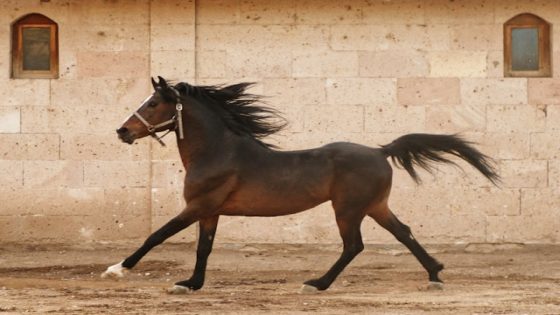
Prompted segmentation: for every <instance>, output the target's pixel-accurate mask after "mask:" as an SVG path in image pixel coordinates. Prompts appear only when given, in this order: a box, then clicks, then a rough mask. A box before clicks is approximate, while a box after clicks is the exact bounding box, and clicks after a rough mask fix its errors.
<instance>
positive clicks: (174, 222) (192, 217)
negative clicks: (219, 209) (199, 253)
mask: <svg viewBox="0 0 560 315" xmlns="http://www.w3.org/2000/svg"><path fill="white" fill-rule="evenodd" d="M196 213H197V212H196V211H189V208H188V207H187V208H186V209H185V210H183V212H181V213H180V214H179V215H178V216H176V217H174V218H173V219H171V220H170V221H169V222H167V223H166V224H165V225H164V226H162V227H161V228H160V229H159V230H157V231H156V232H154V233H152V235H150V236H149V237H148V238H147V239H146V241H145V242H144V244H143V245H142V246H141V247H140V248H138V250H136V251H135V252H134V253H133V254H132V255H130V256H129V257H128V258H126V259H125V260H123V261H121V262H120V263H118V264H115V265H113V266H110V267H109V268H107V270H106V271H105V272H104V273H103V274H101V277H103V278H122V277H123V276H124V274H125V272H126V271H128V270H129V269H132V268H133V267H134V266H135V265H136V264H137V263H138V261H140V259H142V257H144V255H146V254H147V253H148V252H149V251H150V250H151V249H152V248H154V247H156V246H157V245H159V244H161V243H163V242H164V241H165V240H166V239H168V238H170V237H171V236H173V235H175V234H177V233H178V232H179V231H181V230H183V229H185V228H187V227H188V226H189V225H191V224H193V223H194V222H196V221H197V220H198V217H197V216H196Z"/></svg>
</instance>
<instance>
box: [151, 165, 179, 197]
mask: <svg viewBox="0 0 560 315" xmlns="http://www.w3.org/2000/svg"><path fill="white" fill-rule="evenodd" d="M184 182H185V169H184V166H183V163H181V161H152V180H151V184H152V185H151V186H152V187H154V188H175V189H177V190H178V191H180V192H182V191H183V183H184Z"/></svg>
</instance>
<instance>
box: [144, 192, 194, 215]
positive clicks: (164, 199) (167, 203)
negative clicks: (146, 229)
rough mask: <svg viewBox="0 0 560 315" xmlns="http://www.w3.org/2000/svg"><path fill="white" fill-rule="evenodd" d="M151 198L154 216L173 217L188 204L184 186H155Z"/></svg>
mask: <svg viewBox="0 0 560 315" xmlns="http://www.w3.org/2000/svg"><path fill="white" fill-rule="evenodd" d="M151 200H152V207H151V210H152V215H153V216H161V217H169V218H171V217H173V216H176V215H178V214H179V213H181V211H183V210H184V209H185V207H186V206H187V204H186V202H185V197H184V196H183V187H173V186H168V187H165V188H159V187H154V188H152V196H151Z"/></svg>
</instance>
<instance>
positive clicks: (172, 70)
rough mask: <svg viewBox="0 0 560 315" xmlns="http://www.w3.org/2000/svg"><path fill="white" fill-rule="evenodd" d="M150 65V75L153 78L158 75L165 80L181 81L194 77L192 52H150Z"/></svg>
mask: <svg viewBox="0 0 560 315" xmlns="http://www.w3.org/2000/svg"><path fill="white" fill-rule="evenodd" d="M150 63H151V65H150V73H151V75H152V76H153V77H155V76H158V75H159V76H162V77H164V78H166V79H177V80H178V81H182V80H184V79H185V78H193V77H194V76H195V60H194V51H190V50H186V51H179V50H166V51H152V53H151V59H150Z"/></svg>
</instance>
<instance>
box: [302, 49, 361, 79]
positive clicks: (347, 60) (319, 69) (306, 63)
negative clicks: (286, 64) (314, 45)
mask: <svg viewBox="0 0 560 315" xmlns="http://www.w3.org/2000/svg"><path fill="white" fill-rule="evenodd" d="M358 69H359V66H358V54H357V52H346V51H344V52H343V51H339V52H337V51H295V52H294V53H293V64H292V72H293V76H294V77H323V78H324V77H328V78H333V77H355V76H358Z"/></svg>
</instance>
